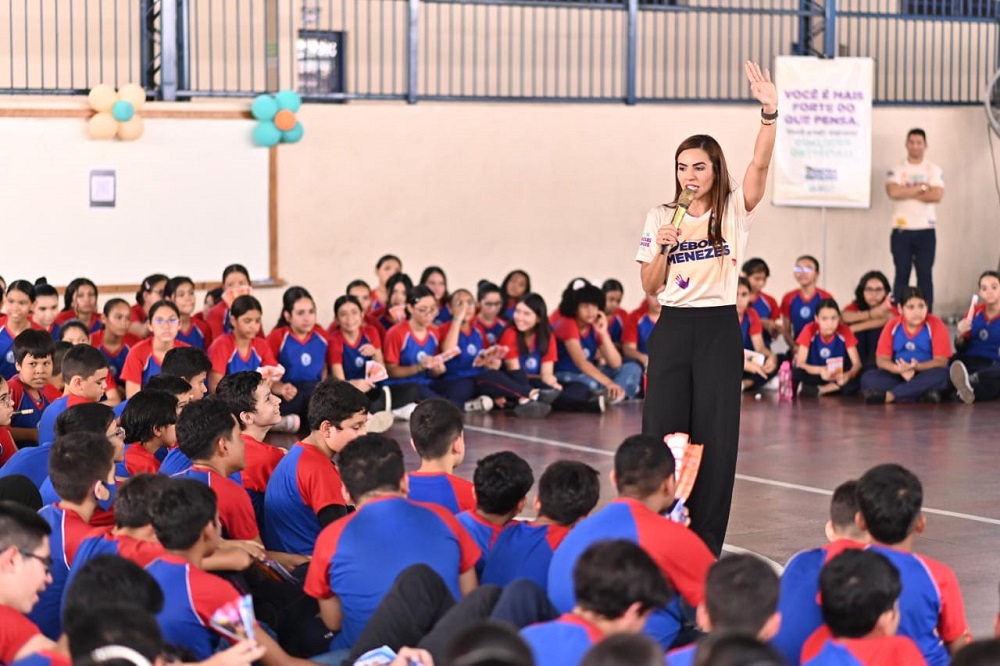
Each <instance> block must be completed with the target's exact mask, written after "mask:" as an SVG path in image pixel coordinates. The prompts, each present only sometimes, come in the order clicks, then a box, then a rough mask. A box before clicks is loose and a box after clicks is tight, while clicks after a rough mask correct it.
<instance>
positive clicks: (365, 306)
mask: <svg viewBox="0 0 1000 666" xmlns="http://www.w3.org/2000/svg"><path fill="white" fill-rule="evenodd" d="M344 295H345V296H353V297H354V298H356V299H358V303H359V304H360V305H361V312H362V316H363V317H364V322H365V326H371V327H373V328H374V329H375V330H376V331H378V335H379V339H380V340H381V339H382V338H383V337H385V329H384V328H382V322H380V321H379V320H378V314H377V313H375V312H374V311H373V309H372V290H371V287H369V286H368V283H367V282H365V281H364V280H351V281H350V282H349V283H347V288H346V289H345V290H344ZM337 325H338V324H337V310H336V308H334V312H333V321H332V322H330V328H328V329H327V335H332V334H333V332H334V331H336V330H337Z"/></svg>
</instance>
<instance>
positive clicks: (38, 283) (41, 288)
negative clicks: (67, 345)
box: [4, 278, 59, 340]
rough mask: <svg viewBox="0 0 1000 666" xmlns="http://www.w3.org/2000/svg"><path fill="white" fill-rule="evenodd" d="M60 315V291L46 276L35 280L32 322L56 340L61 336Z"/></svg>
mask: <svg viewBox="0 0 1000 666" xmlns="http://www.w3.org/2000/svg"><path fill="white" fill-rule="evenodd" d="M4 289H5V290H6V287H4ZM58 316H59V292H58V291H56V288H55V287H53V286H52V285H51V284H49V283H48V282H47V281H46V280H45V278H38V279H37V280H35V308H34V309H33V310H32V311H31V323H32V324H33V325H34V326H35V327H36V328H38V330H40V331H45V332H46V333H48V334H49V335H51V336H52V339H53V340H55V339H57V338H58V337H59V324H57V323H56V317H58Z"/></svg>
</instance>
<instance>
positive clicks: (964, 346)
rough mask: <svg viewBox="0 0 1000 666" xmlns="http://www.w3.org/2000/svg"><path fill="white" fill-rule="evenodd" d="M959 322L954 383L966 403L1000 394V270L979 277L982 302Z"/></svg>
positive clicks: (992, 397)
mask: <svg viewBox="0 0 1000 666" xmlns="http://www.w3.org/2000/svg"><path fill="white" fill-rule="evenodd" d="M969 314H970V315H971V316H969V315H966V317H965V318H964V319H962V320H960V321H959V322H958V326H957V327H956V331H955V348H956V349H957V354H956V358H955V360H954V361H953V362H952V364H951V369H950V376H951V382H952V384H953V385H954V386H955V389H956V390H957V391H958V396H959V398H961V399H962V402H965V403H973V402H976V401H986V400H996V399H997V398H998V397H1000V352H998V349H1000V273H998V272H997V271H986V272H985V273H983V274H982V275H980V276H979V304H978V305H977V306H976V307H975V308H974V309H972V310H970V311H969Z"/></svg>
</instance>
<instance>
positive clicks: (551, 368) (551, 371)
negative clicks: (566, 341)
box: [538, 343, 562, 390]
mask: <svg viewBox="0 0 1000 666" xmlns="http://www.w3.org/2000/svg"><path fill="white" fill-rule="evenodd" d="M552 344H555V343H552ZM555 367H556V364H555V363H553V362H552V361H542V367H541V370H540V372H539V373H538V378H539V379H541V380H542V383H543V384H545V385H546V386H551V387H552V388H557V389H560V390H562V384H560V383H559V380H558V379H556V372H555Z"/></svg>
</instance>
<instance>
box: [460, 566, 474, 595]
mask: <svg viewBox="0 0 1000 666" xmlns="http://www.w3.org/2000/svg"><path fill="white" fill-rule="evenodd" d="M477 587H479V579H478V578H476V568H475V567H472V568H471V569H469V570H468V571H466V572H465V573H462V574H459V576H458V589H459V590H461V592H462V596H463V597H466V596H468V595H469V594H471V593H472V592H473V591H475V589H476V588H477Z"/></svg>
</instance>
